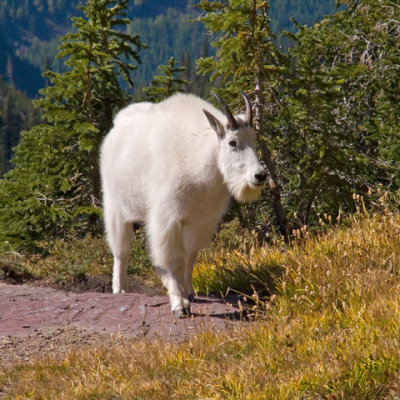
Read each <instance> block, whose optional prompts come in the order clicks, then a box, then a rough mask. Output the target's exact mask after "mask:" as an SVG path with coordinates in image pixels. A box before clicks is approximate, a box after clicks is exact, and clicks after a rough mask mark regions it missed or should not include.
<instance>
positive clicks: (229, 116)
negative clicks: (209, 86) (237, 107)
mask: <svg viewBox="0 0 400 400" xmlns="http://www.w3.org/2000/svg"><path fill="white" fill-rule="evenodd" d="M211 94H212V95H213V96H214V97H215V98H216V99H217V100H218V101H219V102H220V103H221V106H222V108H223V109H224V112H225V115H226V118H227V119H228V126H229V129H230V130H232V131H235V130H237V129H238V128H239V125H238V123H237V121H236V119H235V117H234V116H233V115H232V113H231V110H230V109H229V108H228V106H227V105H226V104H225V103H224V102H223V101H222V99H221V98H220V97H219V96H218V95H217V94H216V93H214V92H211Z"/></svg>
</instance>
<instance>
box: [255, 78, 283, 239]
mask: <svg viewBox="0 0 400 400" xmlns="http://www.w3.org/2000/svg"><path fill="white" fill-rule="evenodd" d="M255 94H256V104H255V124H254V129H255V131H256V133H257V134H258V135H259V136H260V137H261V136H262V135H263V122H264V112H263V110H264V107H265V104H264V96H263V85H262V81H261V79H260V80H258V82H257V85H256V90H255ZM261 152H262V157H263V161H264V163H265V166H266V168H267V171H268V173H269V177H268V185H269V192H270V194H271V198H272V203H273V208H274V212H275V217H276V224H277V225H278V227H279V231H280V233H281V234H282V235H283V236H284V237H285V238H286V237H287V220H286V212H285V209H284V208H283V205H282V201H281V184H280V182H279V178H278V175H277V173H276V165H275V162H274V161H273V159H272V153H271V150H270V149H269V147H268V144H267V142H266V140H262V141H261Z"/></svg>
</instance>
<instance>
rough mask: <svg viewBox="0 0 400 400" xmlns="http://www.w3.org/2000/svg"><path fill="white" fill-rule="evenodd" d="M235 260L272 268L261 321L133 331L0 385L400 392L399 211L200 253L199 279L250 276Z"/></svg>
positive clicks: (254, 268) (47, 390) (182, 392)
mask: <svg viewBox="0 0 400 400" xmlns="http://www.w3.org/2000/svg"><path fill="white" fill-rule="evenodd" d="M222 263H223V265H224V268H223V271H225V272H224V273H221V272H218V270H219V268H220V267H221V266H219V264H222ZM240 263H242V265H244V269H245V270H247V272H248V276H249V277H250V278H249V279H250V280H253V281H254V284H256V283H257V282H258V284H261V282H260V280H261V277H263V276H264V277H268V278H267V279H270V280H271V279H275V281H274V282H275V283H274V284H275V286H276V292H275V294H274V295H273V296H272V297H271V298H270V299H269V300H268V302H266V303H265V304H264V305H263V309H262V310H261V311H262V312H263V314H264V318H262V319H260V320H258V321H257V322H255V323H253V324H250V325H249V326H241V327H239V328H238V329H237V330H236V331H234V332H231V333H229V334H224V335H215V334H203V335H200V336H197V337H195V338H193V339H191V340H190V341H189V342H186V343H183V344H180V345H178V344H172V343H164V342H153V343H147V342H142V341H132V342H131V343H129V344H127V345H121V346H118V347H114V348H107V349H106V348H104V349H93V350H92V351H85V352H76V353H72V354H70V355H69V356H68V357H67V358H65V359H61V360H57V359H48V360H46V361H42V362H36V363H33V364H32V365H29V366H27V365H25V366H16V367H15V368H14V369H12V370H11V371H8V372H6V373H5V375H4V376H3V377H2V378H0V387H1V383H3V382H12V385H11V387H12V393H11V394H9V396H10V397H9V398H16V399H28V398H29V399H56V398H57V399H59V398H63V399H160V400H161V399H315V400H316V399H330V400H333V399H346V400H347V399H393V400H394V399H398V398H400V343H399V341H400V275H399V272H400V215H399V214H398V213H393V212H389V211H388V210H383V211H382V212H380V213H376V214H372V215H365V214H364V215H363V216H360V215H357V216H355V217H354V218H353V219H352V220H351V221H350V222H349V223H348V224H347V227H336V228H332V229H330V230H329V231H328V232H327V233H326V234H325V235H323V236H320V237H319V238H316V239H306V240H299V244H298V245H295V246H293V248H292V249H291V250H287V251H283V250H282V247H279V246H272V247H271V248H269V249H267V248H256V247H253V248H252V249H251V254H250V256H246V255H245V254H241V253H240V252H235V251H231V252H229V251H226V252H225V253H224V254H222V255H221V251H216V252H215V254H214V257H212V256H211V255H210V254H205V255H203V256H202V258H201V260H200V262H199V265H198V267H199V268H198V273H197V276H196V282H197V285H198V286H201V285H204V286H205V287H213V286H212V285H215V286H214V287H215V288H218V287H220V288H223V285H224V283H223V281H224V280H225V282H227V281H229V279H232V280H233V281H234V280H235V279H237V282H240V281H243V272H241V271H239V266H238V265H239V264H240ZM242 271H243V270H242ZM271 271H272V273H271ZM227 276H229V277H230V278H227ZM237 276H239V278H237ZM202 277H203V278H202ZM221 282H222V283H221ZM270 285H271V283H268V284H267V286H270Z"/></svg>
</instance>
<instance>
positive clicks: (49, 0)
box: [0, 0, 335, 97]
mask: <svg viewBox="0 0 400 400" xmlns="http://www.w3.org/2000/svg"><path fill="white" fill-rule="evenodd" d="M195 2H196V1H192V0H132V2H131V5H130V7H129V17H130V18H131V19H132V20H133V22H132V23H131V25H130V27H129V29H130V31H131V33H137V34H139V35H141V37H142V40H143V41H144V42H145V43H146V44H147V45H148V46H149V48H148V49H147V50H144V51H143V52H142V60H143V63H142V65H141V66H140V67H139V68H138V71H137V75H136V81H137V82H138V83H139V85H140V83H144V82H146V81H147V82H148V81H149V80H151V78H152V77H153V76H154V74H155V73H156V71H157V67H158V65H160V64H165V63H166V62H167V60H168V59H169V57H171V56H175V57H176V58H177V60H179V61H180V62H183V61H184V60H186V64H187V59H188V58H189V59H191V60H192V61H193V60H194V58H197V57H199V56H201V55H203V53H204V51H205V50H204V46H205V44H204V42H205V41H206V40H207V39H208V36H207V35H206V34H205V30H204V28H203V27H202V26H201V25H200V24H199V23H194V24H193V23H190V22H188V20H189V19H190V18H193V17H194V15H195V14H194V13H195V12H197V11H195V9H194V7H193V3H195ZM82 3H83V0H19V1H18V2H16V1H14V0H0V75H2V76H3V77H4V80H5V81H6V82H9V83H10V82H12V83H13V84H14V85H15V86H16V87H17V88H18V89H20V90H22V91H24V92H26V93H27V94H28V95H29V96H30V97H34V96H35V94H36V93H37V90H38V89H39V88H41V87H42V86H43V82H44V81H43V79H42V77H41V71H42V70H43V69H44V67H45V65H49V63H50V67H51V68H52V69H55V70H60V69H61V68H62V61H61V62H60V61H56V60H54V56H55V55H56V54H57V46H58V44H59V38H60V36H62V35H63V34H65V33H66V32H68V31H69V30H70V29H71V17H72V16H76V15H80V11H78V10H77V9H76V7H77V6H78V5H80V4H82ZM270 4H271V8H270V15H271V19H272V21H271V26H272V29H273V31H274V32H279V31H280V30H282V29H290V28H291V27H292V24H291V22H290V17H291V16H294V17H295V19H296V20H297V21H298V22H300V23H304V24H312V23H314V22H315V21H318V20H319V19H321V18H322V17H323V15H325V14H328V13H331V12H333V11H334V5H335V0H270Z"/></svg>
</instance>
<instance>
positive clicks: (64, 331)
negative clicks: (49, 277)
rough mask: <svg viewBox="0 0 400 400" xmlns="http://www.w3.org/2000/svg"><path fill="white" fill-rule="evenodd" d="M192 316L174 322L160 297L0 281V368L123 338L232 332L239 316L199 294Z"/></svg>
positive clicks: (230, 307)
mask: <svg viewBox="0 0 400 400" xmlns="http://www.w3.org/2000/svg"><path fill="white" fill-rule="evenodd" d="M234 300H235V299H231V301H232V303H233V302H234ZM192 313H193V316H192V317H191V318H186V319H176V318H175V317H174V316H173V315H172V314H171V312H170V309H169V303H168V298H167V297H166V296H162V295H150V294H147V293H127V294H121V295H113V294H111V293H99V292H83V293H75V292H70V291H63V290H57V289H53V288H49V287H43V286H34V285H27V284H23V285H11V284H8V283H4V282H0V366H7V365H10V364H13V363H16V362H27V361H29V360H31V359H33V358H37V357H41V356H42V355H43V354H48V352H49V351H51V352H55V353H61V354H62V353H64V352H66V351H68V350H69V349H73V348H79V347H87V346H93V345H96V344H100V343H101V344H107V343H112V342H115V341H118V340H122V339H123V340H125V339H127V338H128V339H132V338H136V339H140V338H148V339H154V338H161V339H166V340H173V341H179V340H184V339H185V338H187V337H188V336H190V335H193V334H194V333H198V332H202V331H207V330H213V331H217V332H218V331H224V330H226V329H229V328H232V326H233V325H234V324H235V320H237V319H238V318H239V316H240V314H239V311H238V309H237V308H236V307H235V306H233V305H231V304H228V303H224V302H223V301H222V300H221V299H219V298H216V297H205V296H202V297H199V298H197V299H196V302H195V303H193V306H192Z"/></svg>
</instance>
